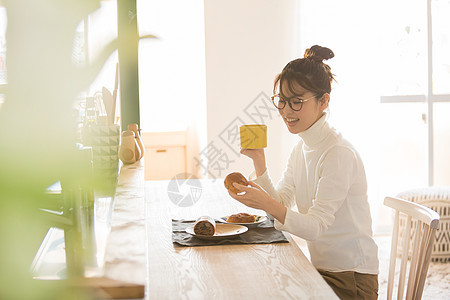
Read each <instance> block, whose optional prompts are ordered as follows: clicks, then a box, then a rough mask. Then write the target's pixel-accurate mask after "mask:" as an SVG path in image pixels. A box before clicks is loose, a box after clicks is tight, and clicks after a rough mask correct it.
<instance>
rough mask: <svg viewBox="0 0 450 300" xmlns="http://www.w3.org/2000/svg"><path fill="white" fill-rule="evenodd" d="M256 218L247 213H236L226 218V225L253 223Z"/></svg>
mask: <svg viewBox="0 0 450 300" xmlns="http://www.w3.org/2000/svg"><path fill="white" fill-rule="evenodd" d="M254 222H256V216H254V215H251V214H248V213H238V214H234V215H231V216H229V217H228V218H227V223H254Z"/></svg>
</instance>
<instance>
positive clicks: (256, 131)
mask: <svg viewBox="0 0 450 300" xmlns="http://www.w3.org/2000/svg"><path fill="white" fill-rule="evenodd" d="M240 133H241V147H242V148H247V149H260V148H266V147H267V126H266V125H263V124H253V125H242V126H241V128H240Z"/></svg>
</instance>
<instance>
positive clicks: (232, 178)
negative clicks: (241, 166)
mask: <svg viewBox="0 0 450 300" xmlns="http://www.w3.org/2000/svg"><path fill="white" fill-rule="evenodd" d="M234 182H236V183H239V184H242V185H248V181H247V179H246V178H245V177H244V175H242V174H241V173H239V172H234V173H230V174H228V175H227V176H226V177H225V181H224V184H225V187H226V188H227V189H228V190H230V191H232V192H233V193H236V194H237V193H239V192H242V191H240V190H238V189H237V188H235V187H234V185H233V183H234Z"/></svg>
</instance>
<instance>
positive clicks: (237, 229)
mask: <svg viewBox="0 0 450 300" xmlns="http://www.w3.org/2000/svg"><path fill="white" fill-rule="evenodd" d="M247 230H248V228H247V227H245V226H242V225H236V224H216V232H215V233H214V235H203V234H195V232H194V226H190V227H188V228H186V232H187V233H189V234H192V235H193V236H195V237H197V238H199V239H204V240H217V239H224V238H229V237H233V236H236V235H240V234H243V233H244V232H246V231H247Z"/></svg>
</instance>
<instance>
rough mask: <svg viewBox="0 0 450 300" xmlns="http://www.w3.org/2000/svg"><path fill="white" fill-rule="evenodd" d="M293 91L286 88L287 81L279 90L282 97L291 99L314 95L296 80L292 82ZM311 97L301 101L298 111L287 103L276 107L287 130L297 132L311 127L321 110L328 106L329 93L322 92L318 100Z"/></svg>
mask: <svg viewBox="0 0 450 300" xmlns="http://www.w3.org/2000/svg"><path fill="white" fill-rule="evenodd" d="M292 87H293V92H294V93H292V92H291V91H290V89H289V88H288V84H287V82H283V83H282V86H281V91H283V95H282V97H283V98H284V99H291V100H293V98H292V97H297V98H299V99H308V98H311V97H313V96H314V94H313V93H312V92H311V91H308V90H306V89H305V88H303V87H302V86H301V85H299V84H298V83H296V82H293V84H292ZM318 100H319V99H317V98H312V99H310V100H308V101H306V102H304V103H303V106H302V109H301V110H299V111H295V110H292V109H291V107H290V106H289V104H288V103H286V106H285V107H284V108H282V109H278V111H279V113H280V115H281V117H282V118H283V121H284V123H285V124H286V126H287V128H288V130H289V132H291V133H294V134H297V133H300V132H303V131H305V130H306V129H308V128H309V127H311V126H312V125H313V124H314V123H315V122H316V121H317V120H318V119H320V118H321V117H322V113H323V111H324V110H325V109H326V108H327V107H328V100H329V94H327V93H326V94H324V95H323V96H322V98H321V100H319V101H318Z"/></svg>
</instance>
